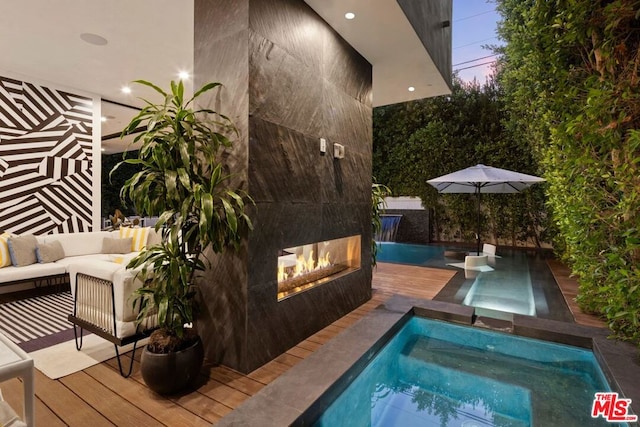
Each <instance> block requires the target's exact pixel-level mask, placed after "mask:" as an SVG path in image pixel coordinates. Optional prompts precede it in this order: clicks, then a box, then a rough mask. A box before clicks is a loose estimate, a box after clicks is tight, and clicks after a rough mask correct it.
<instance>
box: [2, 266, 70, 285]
mask: <svg viewBox="0 0 640 427" xmlns="http://www.w3.org/2000/svg"><path fill="white" fill-rule="evenodd" d="M66 271H67V269H66V267H65V266H64V265H59V264H58V263H55V262H49V263H47V264H31V265H28V266H25V267H14V266H9V267H4V268H0V283H5V282H14V281H18V280H27V279H38V278H41V277H47V276H55V275H58V274H64V273H65V272H66Z"/></svg>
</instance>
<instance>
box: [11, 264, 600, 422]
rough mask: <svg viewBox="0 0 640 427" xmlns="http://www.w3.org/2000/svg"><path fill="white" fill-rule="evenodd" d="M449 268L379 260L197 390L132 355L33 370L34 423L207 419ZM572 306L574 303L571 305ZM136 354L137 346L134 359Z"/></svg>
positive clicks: (566, 281) (419, 291) (443, 279)
mask: <svg viewBox="0 0 640 427" xmlns="http://www.w3.org/2000/svg"><path fill="white" fill-rule="evenodd" d="M550 266H551V267H552V268H556V269H557V270H558V271H557V273H556V274H557V276H556V278H557V279H559V281H560V280H561V281H562V283H563V287H564V288H565V289H566V290H567V292H569V294H568V295H567V296H566V297H565V298H567V302H569V300H570V299H571V298H573V297H572V296H571V292H575V289H576V285H575V284H572V283H571V280H573V279H572V278H570V277H569V275H568V273H566V272H564V271H563V270H562V267H563V266H562V265H561V264H559V263H558V264H557V265H556V264H552V263H550ZM453 274H455V272H453V271H449V270H443V269H432V268H423V267H413V266H404V265H396V264H386V263H379V264H378V266H377V268H376V269H375V270H374V274H373V285H372V287H373V289H374V290H373V297H372V299H371V300H370V301H368V302H367V303H365V304H363V305H362V306H360V307H358V308H357V309H355V310H353V311H352V312H350V313H348V314H347V315H345V316H344V317H342V318H340V319H338V320H337V321H335V322H334V323H332V324H331V325H329V326H327V327H326V328H324V329H323V330H321V331H319V332H317V333H316V334H314V335H312V336H310V337H309V338H307V339H306V340H304V341H302V342H300V343H299V344H298V345H297V346H295V347H293V348H291V349H289V350H288V351H287V352H286V353H284V354H282V355H280V356H279V357H277V358H276V359H275V360H273V361H271V362H269V363H267V364H266V365H264V366H262V367H260V368H259V369H256V370H255V371H253V372H251V373H250V374H248V375H243V374H240V373H238V372H236V371H234V370H232V369H229V368H227V367H224V366H214V367H206V369H204V370H203V375H202V376H201V378H200V383H199V385H198V388H197V390H196V391H194V392H191V393H185V394H183V395H178V396H173V397H171V398H163V397H160V396H158V395H156V394H154V393H153V392H151V391H150V390H149V389H148V388H147V387H146V385H145V384H144V382H143V380H142V378H141V375H140V370H139V360H136V361H135V362H134V368H133V374H132V375H131V377H130V378H127V379H125V378H122V377H121V376H120V374H119V372H118V368H117V362H116V361H115V359H112V360H109V361H106V362H104V363H101V364H99V365H96V366H92V367H90V368H87V369H85V370H83V371H80V372H77V373H75V374H72V375H69V376H67V377H64V378H61V379H59V380H51V379H49V378H47V377H46V376H45V375H43V374H42V373H40V372H37V371H36V398H37V399H36V424H37V425H38V426H47V427H49V426H65V425H67V426H91V427H99V426H113V425H117V426H133V425H135V426H163V425H164V426H205V425H211V424H213V423H216V422H217V421H219V420H220V419H221V418H222V417H224V416H225V415H226V414H228V413H229V412H231V411H233V409H234V408H237V407H238V406H239V405H240V404H241V403H242V402H244V401H245V400H246V399H248V398H249V397H250V396H252V395H254V394H256V393H257V392H259V391H260V390H261V389H262V388H263V387H264V386H265V385H267V384H269V383H270V382H271V381H273V380H275V379H276V378H278V376H280V375H282V373H284V372H286V371H287V370H288V369H289V368H291V367H292V366H295V365H296V364H297V363H299V362H300V361H301V360H303V359H304V358H305V357H307V356H308V355H310V354H312V353H313V352H314V351H316V350H317V349H318V348H320V347H321V346H322V345H323V344H324V343H326V342H327V341H329V340H330V339H332V338H333V337H335V336H336V335H337V334H339V333H340V332H341V331H343V330H344V329H345V328H348V327H349V326H351V325H352V324H354V323H355V322H357V321H358V320H359V319H360V318H362V317H363V316H365V315H366V314H367V313H368V312H370V311H371V310H373V309H374V308H375V307H377V306H378V305H380V304H381V303H383V302H384V301H386V299H387V298H389V297H390V296H391V295H393V294H402V295H406V296H410V297H416V298H424V299H432V298H433V297H434V296H435V295H436V294H437V293H438V292H439V291H440V290H441V289H442V287H444V285H445V284H446V283H447V282H448V281H449V280H450V279H451V277H452V276H453ZM574 282H575V280H574ZM569 306H570V307H571V309H572V310H574V309H575V308H576V307H575V306H572V305H571V304H570V305H569ZM590 317H592V316H588V315H585V314H582V313H577V315H576V320H577V321H578V322H579V323H585V322H591V321H593V319H590ZM585 324H588V323H585ZM129 355H130V354H129ZM129 355H127V356H129ZM138 357H139V356H138V354H137V355H136V359H138ZM0 389H2V393H3V395H4V398H5V400H7V401H8V402H9V403H10V404H11V405H12V406H13V407H14V408H15V409H16V410H17V411H18V412H19V413H21V412H22V384H21V383H20V381H19V380H18V379H13V380H9V381H5V382H2V383H0Z"/></svg>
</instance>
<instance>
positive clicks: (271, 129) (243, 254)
mask: <svg viewBox="0 0 640 427" xmlns="http://www.w3.org/2000/svg"><path fill="white" fill-rule="evenodd" d="M194 63H195V73H194V74H195V76H196V81H195V86H196V87H198V86H200V85H202V84H204V83H205V82H209V81H220V82H222V83H223V84H224V85H225V87H224V88H223V89H222V90H221V91H220V92H218V93H217V94H215V96H213V97H212V98H211V100H210V101H209V104H210V106H212V107H214V108H219V109H220V111H222V112H224V113H225V114H227V115H230V116H231V117H232V118H233V119H234V120H235V121H236V124H237V125H238V127H239V129H240V132H241V137H240V139H239V141H238V142H237V143H236V145H235V148H234V152H233V153H232V154H231V155H230V157H229V159H230V164H231V165H232V170H233V172H234V173H236V179H237V182H238V183H241V184H242V185H243V186H244V188H245V189H246V190H247V191H248V192H249V194H250V195H251V197H252V198H253V199H254V201H255V209H253V210H252V214H251V217H252V219H253V221H254V226H255V230H254V231H253V232H252V233H250V234H249V237H248V240H247V241H246V244H245V245H244V246H243V248H242V250H241V251H240V252H238V253H234V254H226V255H225V256H223V257H219V258H215V257H214V258H215V262H214V264H213V266H212V268H211V269H210V270H209V271H207V272H206V274H205V282H206V285H205V286H203V289H202V297H203V303H204V304H203V314H204V316H203V319H202V321H201V322H200V325H199V328H200V330H201V332H202V334H203V336H204V341H205V347H206V352H207V353H206V355H207V358H208V359H209V360H210V361H213V362H218V361H220V362H222V363H224V364H226V365H228V366H231V367H234V368H235V369H238V370H240V371H242V372H249V371H251V370H253V369H255V368H257V367H259V366H261V365H262V364H264V363H266V362H267V361H269V360H271V359H273V358H274V357H277V356H278V355H279V354H281V353H282V352H284V351H286V350H287V349H289V348H290V347H292V346H294V345H295V344H297V343H298V342H300V341H301V340H303V339H304V338H306V337H308V336H309V335H311V334H313V333H314V332H316V331H318V330H319V329H321V328H323V327H325V326H326V325H327V324H329V323H331V322H333V321H334V320H336V319H338V318H339V317H341V316H342V315H344V314H345V313H346V312H348V311H350V310H352V309H354V308H355V307H357V306H359V305H360V304H362V303H363V302H365V301H367V300H368V299H369V298H370V297H371V265H370V259H371V254H370V245H369V243H368V242H369V241H370V239H371V228H370V227H371V225H370V224H371V220H370V203H371V202H370V200H371V144H372V107H371V98H372V97H371V65H370V64H369V63H368V62H367V61H366V60H365V59H364V58H363V57H362V56H361V55H359V54H358V52H356V51H355V50H354V49H353V48H352V47H351V46H349V45H348V44H347V43H346V42H345V41H344V40H343V39H342V38H341V37H340V36H339V35H338V34H337V33H336V32H335V31H334V30H333V29H332V28H331V27H330V26H329V25H328V24H327V23H326V22H324V21H323V20H322V19H321V18H320V17H319V16H318V15H317V14H316V13H315V12H314V11H313V10H312V9H311V8H310V7H309V6H307V4H306V3H305V2H304V1H302V0H196V2H195V59H194ZM320 138H325V139H326V140H327V153H326V154H324V155H323V154H321V152H320ZM335 143H339V144H342V145H344V146H345V149H346V152H345V157H344V158H343V159H340V160H336V159H334V158H333V155H332V153H333V144H335ZM351 235H360V236H361V237H362V245H361V260H362V265H361V268H360V269H359V270H357V271H355V272H352V273H350V274H348V275H346V276H344V277H341V278H339V279H337V280H334V281H331V282H328V283H325V284H323V285H321V286H319V287H316V288H313V289H311V290H309V291H305V292H302V293H300V294H297V295H295V296H293V297H291V298H287V299H285V300H282V301H278V299H277V256H278V251H279V250H280V249H282V248H286V247H292V246H297V245H302V244H307V243H311V242H318V241H324V240H330V239H336V238H340V237H346V236H351Z"/></svg>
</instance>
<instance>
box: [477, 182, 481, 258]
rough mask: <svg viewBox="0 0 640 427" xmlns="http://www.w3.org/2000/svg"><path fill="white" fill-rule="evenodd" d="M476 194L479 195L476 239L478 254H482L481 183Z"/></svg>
mask: <svg viewBox="0 0 640 427" xmlns="http://www.w3.org/2000/svg"><path fill="white" fill-rule="evenodd" d="M476 195H477V196H478V233H477V234H476V240H477V251H478V255H480V217H481V215H480V184H477V185H476Z"/></svg>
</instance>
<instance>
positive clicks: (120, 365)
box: [113, 340, 138, 378]
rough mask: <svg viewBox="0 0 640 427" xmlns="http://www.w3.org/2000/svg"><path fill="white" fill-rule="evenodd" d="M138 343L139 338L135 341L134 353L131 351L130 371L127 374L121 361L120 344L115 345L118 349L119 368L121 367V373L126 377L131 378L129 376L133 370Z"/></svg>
mask: <svg viewBox="0 0 640 427" xmlns="http://www.w3.org/2000/svg"><path fill="white" fill-rule="evenodd" d="M137 345H138V340H136V341H134V342H133V353H131V363H129V372H128V373H127V374H126V375H125V374H124V372H123V371H122V363H121V362H120V351H119V350H118V345H117V344H114V345H113V346H114V347H115V349H116V357H117V358H118V369H120V375H122V376H123V377H124V378H129V376H130V375H131V371H132V370H133V361H134V360H135V356H136V346H137Z"/></svg>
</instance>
